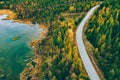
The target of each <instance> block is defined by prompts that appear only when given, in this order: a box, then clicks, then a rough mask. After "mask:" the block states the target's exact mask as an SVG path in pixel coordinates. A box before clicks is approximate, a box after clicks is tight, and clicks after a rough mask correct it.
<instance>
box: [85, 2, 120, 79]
mask: <svg viewBox="0 0 120 80" xmlns="http://www.w3.org/2000/svg"><path fill="white" fill-rule="evenodd" d="M87 27H88V29H87V30H86V36H87V38H88V40H89V41H90V42H91V43H92V45H93V46H94V57H95V58H96V60H97V63H98V64H99V67H100V69H101V70H102V72H103V73H104V76H105V78H106V80H120V76H119V74H120V64H119V61H120V1H119V0H111V1H107V2H103V3H102V4H101V6H100V8H99V9H98V10H97V11H96V12H95V13H94V15H93V16H92V18H91V19H90V21H89V23H88V26H87Z"/></svg>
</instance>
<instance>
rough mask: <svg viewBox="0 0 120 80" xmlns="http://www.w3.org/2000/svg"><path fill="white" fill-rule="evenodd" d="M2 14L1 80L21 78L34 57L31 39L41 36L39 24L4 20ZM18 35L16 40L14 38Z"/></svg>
mask: <svg viewBox="0 0 120 80" xmlns="http://www.w3.org/2000/svg"><path fill="white" fill-rule="evenodd" d="M5 17H7V15H2V16H0V80H19V76H20V73H21V72H22V70H23V69H24V67H25V65H26V63H27V61H28V60H30V59H31V58H32V48H31V47H30V46H29V42H30V41H31V40H34V39H35V40H36V39H39V38H40V32H41V31H42V30H41V29H40V28H39V26H38V25H37V24H36V25H33V26H30V25H27V24H21V23H18V22H13V21H12V20H2V19H4V18H5ZM16 37H18V38H17V39H16V40H14V38H16Z"/></svg>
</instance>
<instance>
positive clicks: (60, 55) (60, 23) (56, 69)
mask: <svg viewBox="0 0 120 80" xmlns="http://www.w3.org/2000/svg"><path fill="white" fill-rule="evenodd" d="M96 4H97V2H95V1H94V2H93V1H89V0H88V1H84V0H83V1H82V0H52V2H51V0H10V1H5V2H4V3H2V4H1V5H0V8H1V9H10V10H12V11H14V12H15V13H16V14H17V18H18V19H21V20H26V19H29V20H30V21H32V23H40V24H42V23H46V24H50V26H49V31H48V33H47V35H46V37H45V38H44V39H43V40H42V41H38V42H35V43H33V45H35V46H36V47H35V55H34V60H33V62H30V63H29V64H30V65H32V66H28V67H26V68H25V69H24V71H23V72H22V73H21V75H20V79H21V80H79V79H81V80H82V79H83V80H89V77H88V75H87V73H86V71H85V69H84V66H83V64H82V61H81V59H80V56H79V53H78V49H77V46H76V43H75V42H76V41H75V31H76V29H77V26H78V24H79V23H80V21H81V20H82V18H83V17H84V15H85V14H86V12H87V11H88V10H89V9H90V8H91V7H93V6H95V5H96Z"/></svg>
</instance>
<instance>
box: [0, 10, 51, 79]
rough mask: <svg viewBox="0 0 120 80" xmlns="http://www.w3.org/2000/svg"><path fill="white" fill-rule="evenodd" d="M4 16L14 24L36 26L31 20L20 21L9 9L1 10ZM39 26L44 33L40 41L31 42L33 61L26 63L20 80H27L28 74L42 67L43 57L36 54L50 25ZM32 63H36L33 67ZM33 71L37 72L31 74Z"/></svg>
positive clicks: (0, 12)
mask: <svg viewBox="0 0 120 80" xmlns="http://www.w3.org/2000/svg"><path fill="white" fill-rule="evenodd" d="M4 14H6V15H8V16H7V18H5V19H4V20H13V22H19V23H24V24H28V25H30V26H31V27H32V26H33V25H34V24H32V22H31V20H27V19H24V20H20V19H17V15H16V13H14V12H13V11H11V10H7V9H3V10H0V15H4ZM38 25H39V28H41V29H42V30H43V31H42V32H41V33H40V38H39V40H35V39H33V40H32V41H31V42H30V47H31V48H32V49H33V50H32V54H33V59H32V60H31V61H29V62H28V63H26V66H25V67H24V69H23V71H21V73H20V74H19V76H20V80H26V77H25V76H24V75H26V74H27V73H29V74H35V73H36V72H35V71H36V70H35V69H34V68H37V67H38V65H40V64H41V62H42V60H41V59H42V58H41V56H39V55H38V54H37V53H36V50H37V44H38V43H41V41H42V40H43V39H44V38H45V37H46V35H47V32H48V29H49V26H50V24H45V23H42V24H38ZM32 63H34V64H35V65H33V64H32ZM33 67H34V68H33ZM32 68H33V69H32ZM31 70H32V72H35V73H31ZM26 71H27V72H26ZM38 71H39V70H38Z"/></svg>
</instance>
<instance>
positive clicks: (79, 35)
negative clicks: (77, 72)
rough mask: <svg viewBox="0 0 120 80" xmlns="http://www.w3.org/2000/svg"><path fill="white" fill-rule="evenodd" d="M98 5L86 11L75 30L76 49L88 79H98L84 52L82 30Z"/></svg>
mask: <svg viewBox="0 0 120 80" xmlns="http://www.w3.org/2000/svg"><path fill="white" fill-rule="evenodd" d="M98 7H99V5H97V6H95V7H93V8H92V9H91V10H90V11H89V12H88V13H87V15H86V16H85V17H84V18H83V20H82V21H81V23H80V25H79V26H78V29H77V32H76V41H77V46H78V50H79V54H80V56H81V58H82V61H83V64H84V66H85V69H86V71H87V73H88V76H89V78H90V80H100V78H99V76H98V74H97V72H96V70H95V68H94V66H93V64H92V62H91V60H90V58H89V57H88V54H87V52H86V49H85V45H84V42H83V39H82V31H83V28H84V25H85V23H86V22H87V21H88V19H89V18H90V16H91V15H92V14H93V13H94V11H95V10H96V9H97V8H98Z"/></svg>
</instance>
